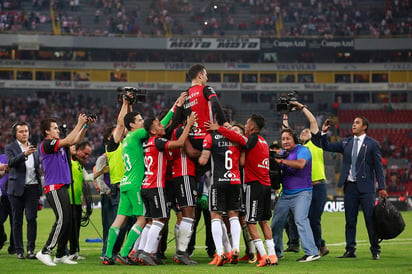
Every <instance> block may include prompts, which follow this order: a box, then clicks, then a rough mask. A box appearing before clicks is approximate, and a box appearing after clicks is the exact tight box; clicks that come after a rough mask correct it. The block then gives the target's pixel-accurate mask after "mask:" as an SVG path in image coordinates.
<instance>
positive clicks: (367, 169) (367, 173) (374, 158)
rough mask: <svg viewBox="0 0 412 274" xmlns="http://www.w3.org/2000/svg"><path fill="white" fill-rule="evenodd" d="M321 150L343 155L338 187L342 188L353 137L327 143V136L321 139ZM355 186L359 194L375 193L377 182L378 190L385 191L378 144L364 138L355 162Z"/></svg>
mask: <svg viewBox="0 0 412 274" xmlns="http://www.w3.org/2000/svg"><path fill="white" fill-rule="evenodd" d="M321 144H322V148H323V149H324V150H326V151H330V152H339V153H342V155H343V163H342V169H341V172H340V178H339V182H338V186H339V187H342V186H343V185H344V183H345V182H346V180H347V178H348V175H349V169H350V166H351V164H352V163H351V162H352V147H353V136H352V137H348V138H344V139H342V140H340V141H338V142H335V143H329V141H328V138H327V135H326V134H325V135H322V137H321ZM356 170H357V176H356V184H357V186H358V190H359V192H361V193H370V192H376V187H375V182H376V180H377V181H378V189H379V190H381V189H385V188H386V186H385V177H384V175H383V167H382V154H381V148H380V146H379V144H378V142H377V141H376V140H374V139H372V138H371V137H368V136H365V139H364V141H363V144H362V146H361V148H360V150H359V153H358V157H357V160H356Z"/></svg>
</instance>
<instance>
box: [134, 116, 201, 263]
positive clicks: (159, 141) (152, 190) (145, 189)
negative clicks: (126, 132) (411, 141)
mask: <svg viewBox="0 0 412 274" xmlns="http://www.w3.org/2000/svg"><path fill="white" fill-rule="evenodd" d="M195 121H196V114H195V113H193V114H191V115H190V117H189V118H188V120H187V124H186V126H185V129H184V131H183V133H182V135H181V136H180V137H179V139H178V140H176V141H169V140H167V139H165V138H162V137H163V136H164V135H165V129H164V125H162V124H161V123H160V121H159V120H158V119H157V118H151V119H147V120H146V121H145V122H144V128H145V130H146V131H147V132H148V133H149V136H150V138H149V139H148V141H147V142H145V144H144V152H145V155H144V162H145V168H146V171H145V176H146V177H145V179H144V182H143V185H142V198H143V201H144V204H145V208H146V210H147V214H146V216H147V217H149V218H150V219H151V220H150V221H151V227H150V230H149V231H148V235H147V241H146V243H145V247H144V249H143V252H142V253H140V255H139V258H140V259H141V261H142V262H144V263H145V264H147V265H156V262H155V261H156V259H155V258H154V257H153V255H152V253H155V252H156V251H157V246H158V243H159V240H160V238H159V235H160V232H161V231H162V229H163V226H164V224H165V222H166V219H167V217H168V208H167V205H166V197H165V193H164V188H165V175H166V165H167V160H168V159H167V158H168V154H167V153H166V151H167V150H170V149H175V148H180V147H183V145H184V142H185V140H186V138H187V137H188V135H189V131H190V130H191V127H192V126H193V124H194V122H195ZM149 239H150V240H149ZM184 257H185V256H184V255H183V256H179V257H178V259H179V261H181V262H184V261H186V259H187V260H189V261H190V259H188V258H184ZM187 264H193V262H191V263H187Z"/></svg>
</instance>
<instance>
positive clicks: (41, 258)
mask: <svg viewBox="0 0 412 274" xmlns="http://www.w3.org/2000/svg"><path fill="white" fill-rule="evenodd" d="M36 258H37V259H39V261H40V262H42V263H44V264H45V265H48V266H56V264H55V263H53V261H52V258H51V256H50V254H43V253H42V252H41V250H40V251H39V252H37V254H36Z"/></svg>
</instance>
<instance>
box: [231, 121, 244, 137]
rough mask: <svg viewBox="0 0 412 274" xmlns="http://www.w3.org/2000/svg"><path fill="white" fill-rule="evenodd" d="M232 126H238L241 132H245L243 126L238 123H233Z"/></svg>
mask: <svg viewBox="0 0 412 274" xmlns="http://www.w3.org/2000/svg"><path fill="white" fill-rule="evenodd" d="M232 127H238V128H240V130H241V131H242V133H243V134H245V126H244V125H242V124H239V123H235V124H234V125H233V126H232Z"/></svg>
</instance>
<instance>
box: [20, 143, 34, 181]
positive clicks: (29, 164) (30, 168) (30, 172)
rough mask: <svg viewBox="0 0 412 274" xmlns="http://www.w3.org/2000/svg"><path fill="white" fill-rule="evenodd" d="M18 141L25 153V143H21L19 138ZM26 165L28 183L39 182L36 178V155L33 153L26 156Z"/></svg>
mask: <svg viewBox="0 0 412 274" xmlns="http://www.w3.org/2000/svg"><path fill="white" fill-rule="evenodd" d="M17 143H18V144H19V146H20V149H21V151H22V152H23V153H24V152H25V149H24V148H23V144H22V143H20V141H19V140H17ZM24 164H25V165H26V182H25V184H26V185H34V184H38V182H37V179H36V172H35V168H34V156H33V153H32V154H30V155H29V156H27V157H26V161H25V162H24Z"/></svg>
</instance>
